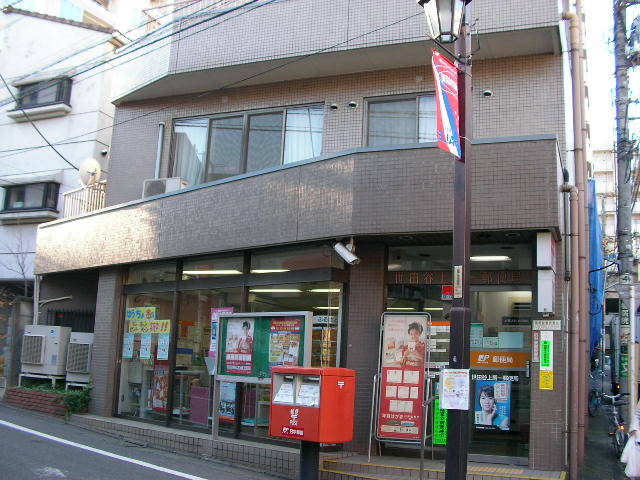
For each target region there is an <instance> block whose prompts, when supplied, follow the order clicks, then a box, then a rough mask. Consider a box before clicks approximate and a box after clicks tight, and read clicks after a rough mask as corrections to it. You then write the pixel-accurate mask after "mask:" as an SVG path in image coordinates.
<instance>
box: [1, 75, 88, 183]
mask: <svg viewBox="0 0 640 480" xmlns="http://www.w3.org/2000/svg"><path fill="white" fill-rule="evenodd" d="M0 80H2V83H3V84H4V86H5V88H6V89H7V91H8V92H9V93H10V94H11V96H12V97H13V99H14V101H15V102H16V105H17V104H18V99H17V98H16V97H15V95H14V94H13V92H12V91H11V89H10V88H9V85H7V82H6V81H5V79H4V77H3V76H2V74H1V73H0ZM18 108H20V111H21V112H22V114H23V115H24V116H25V117H26V119H27V120H29V123H30V124H31V126H33V128H34V130H35V131H36V132H38V135H40V136H41V137H42V139H43V140H44V141H45V142H46V143H47V145H49V146H50V147H51V149H52V150H53V151H54V152H56V153H57V154H58V156H59V157H60V158H61V159H62V160H64V161H65V162H67V163H68V164H69V165H71V166H72V167H73V168H75V169H76V170H78V167H76V166H75V165H74V164H73V163H71V162H70V161H69V160H67V159H66V157H65V156H64V155H62V154H61V153H60V152H59V151H58V150H56V147H54V146H53V145H51V142H49V140H47V137H45V136H44V134H43V133H42V132H41V131H40V129H39V128H38V127H37V126H36V124H35V123H33V120H31V117H30V116H29V114H27V112H25V111H24V108H22V107H21V106H19V107H18Z"/></svg>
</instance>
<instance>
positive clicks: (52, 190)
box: [1, 182, 60, 213]
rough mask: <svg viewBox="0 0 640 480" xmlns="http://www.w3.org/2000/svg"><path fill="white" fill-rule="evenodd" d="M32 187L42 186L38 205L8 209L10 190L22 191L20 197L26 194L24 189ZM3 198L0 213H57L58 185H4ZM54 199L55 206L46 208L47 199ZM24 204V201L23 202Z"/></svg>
mask: <svg viewBox="0 0 640 480" xmlns="http://www.w3.org/2000/svg"><path fill="white" fill-rule="evenodd" d="M32 185H44V189H43V190H42V196H41V198H40V205H39V206H35V207H10V206H9V199H10V198H11V191H12V190H19V189H21V190H22V196H23V198H24V195H25V194H26V189H27V187H29V186H32ZM4 189H5V196H4V202H3V205H2V210H1V211H2V212H3V213H4V212H26V211H38V210H48V211H52V212H57V211H58V195H59V193H60V184H59V183H57V182H34V183H23V184H20V185H4ZM49 197H51V198H55V206H54V207H50V206H47V199H48V198H49ZM23 203H24V200H23Z"/></svg>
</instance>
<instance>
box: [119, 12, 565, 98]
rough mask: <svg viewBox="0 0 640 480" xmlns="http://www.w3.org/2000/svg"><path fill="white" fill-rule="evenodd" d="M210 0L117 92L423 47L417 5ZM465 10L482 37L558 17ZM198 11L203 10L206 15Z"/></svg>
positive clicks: (359, 63)
mask: <svg viewBox="0 0 640 480" xmlns="http://www.w3.org/2000/svg"><path fill="white" fill-rule="evenodd" d="M216 3H218V2H212V1H211V0H207V1H202V2H197V3H196V4H195V5H194V6H193V7H192V8H191V9H190V10H192V11H193V12H198V11H200V12H199V15H198V14H197V15H196V16H194V17H193V18H192V19H188V20H182V21H180V22H179V23H177V24H176V25H175V26H174V29H173V30H174V32H177V31H178V30H182V29H184V28H185V27H188V26H189V25H193V28H191V29H188V30H184V31H182V32H180V33H176V34H175V36H174V37H171V38H170V39H167V40H162V41H161V42H159V43H158V44H154V48H157V53H158V57H159V58H158V61H157V62H156V61H155V58H154V57H152V56H148V55H147V56H141V57H139V58H137V59H136V60H135V62H133V63H134V67H133V68H134V69H133V72H132V73H133V75H130V76H126V77H122V78H120V79H118V85H117V87H116V89H115V91H114V95H115V97H116V98H120V97H121V96H123V95H124V94H126V93H129V92H132V91H135V90H136V89H138V88H140V87H141V86H143V85H153V84H154V82H158V81H162V80H163V79H165V80H166V79H167V77H170V76H172V75H180V74H184V73H187V72H194V71H201V70H202V71H205V70H210V69H219V70H221V73H218V75H220V74H222V75H225V69H226V68H228V67H233V66H238V65H242V66H246V67H247V68H248V69H250V68H251V66H258V65H260V64H266V63H267V62H271V61H274V60H275V61H279V60H281V59H291V58H300V57H303V56H305V55H310V54H316V55H315V57H316V58H317V59H318V60H317V62H318V63H313V62H310V63H308V64H307V67H306V68H305V70H306V71H303V70H302V69H298V68H297V67H298V65H296V66H294V67H293V70H292V71H291V72H290V73H291V75H294V76H296V78H304V77H314V76H320V75H322V67H319V65H323V66H324V67H325V68H330V69H334V70H340V71H343V72H346V71H358V70H375V69H379V67H377V66H376V61H379V59H377V60H376V59H371V60H372V61H369V59H364V58H362V57H361V58H357V57H350V56H349V55H348V54H349V53H350V52H353V51H355V50H357V49H359V48H379V47H393V46H397V45H402V46H403V47H406V46H407V45H408V44H410V43H417V42H422V43H421V45H422V46H423V48H425V49H426V48H428V47H427V43H426V42H425V39H426V38H427V29H426V22H425V18H424V12H423V10H422V9H421V8H420V7H419V6H418V5H417V4H416V3H415V2H404V1H402V2H396V3H394V5H393V8H389V4H388V2H386V1H384V0H351V1H349V2H335V1H333V0H289V1H284V2H274V3H271V4H268V5H259V4H257V5H251V6H249V7H248V8H243V9H240V10H236V11H233V12H229V13H225V12H224V10H226V9H228V8H230V7H235V6H237V4H238V2H234V3H230V2H226V3H225V4H224V8H222V9H221V8H217V9H216V8H215V7H216V5H215V4H216ZM256 7H258V8H256ZM471 7H472V8H473V13H472V15H473V19H474V24H475V25H476V27H477V29H478V31H479V33H480V34H494V35H495V34H504V33H505V32H513V31H520V35H522V32H530V31H532V30H535V29H544V28H545V27H547V28H549V27H554V26H557V25H558V22H559V20H560V10H559V6H558V2H557V0H543V1H539V2H536V3H535V4H534V3H531V2H529V1H526V0H492V1H490V2H478V4H477V5H476V4H475V3H474V4H473V5H472V6H471ZM202 9H206V10H204V12H205V14H203V13H202V12H201V10H202ZM183 13H184V12H182V11H181V12H179V14H178V15H181V14H183ZM211 13H215V14H216V15H222V16H220V17H218V18H215V17H213V16H211V17H210V18H207V17H206V14H209V15H211ZM283 18H287V19H295V21H288V22H287V25H286V36H283V23H282V19H283ZM503 40H504V39H503ZM509 43H510V45H508V47H507V48H516V49H519V50H520V51H522V52H523V53H524V54H525V55H526V54H527V53H525V52H531V51H532V50H533V51H535V50H536V49H537V48H540V46H539V45H526V43H527V42H524V44H522V43H520V42H519V41H518V39H512V41H511V42H509ZM537 43H542V42H537ZM483 45H484V46H485V49H484V50H483V51H481V52H478V54H479V55H489V56H491V55H494V56H504V51H505V45H504V44H503V45H490V44H489V43H488V42H484V44H483ZM489 47H493V48H489ZM318 54H321V55H323V56H324V57H325V58H331V57H332V56H334V55H335V56H336V58H337V59H338V60H337V61H338V63H341V64H339V65H338V64H335V63H334V64H333V65H331V64H330V63H331V62H330V61H329V64H327V63H325V62H324V60H323V59H321V58H320V57H321V55H318ZM340 54H344V55H340ZM347 58H349V59H350V60H347ZM407 61H408V59H407V56H406V51H405V53H401V52H399V55H397V56H396V58H394V59H391V60H387V61H386V62H387V64H390V63H393V66H396V67H398V66H406V65H408V63H407ZM387 68H388V67H387ZM247 71H249V70H247ZM236 72H237V73H240V77H239V78H242V77H244V76H249V75H242V73H241V72H240V71H236ZM227 73H228V71H227ZM282 73H283V69H278V71H273V72H270V73H269V75H265V76H263V77H264V78H269V76H271V78H275V77H276V76H278V75H281V74H282ZM234 78H235V77H234ZM178 81H179V80H178ZM251 81H252V82H256V81H258V82H259V83H267V82H268V81H269V80H265V81H260V79H256V78H252V79H251ZM183 88H186V87H185V86H183ZM195 91H198V90H195Z"/></svg>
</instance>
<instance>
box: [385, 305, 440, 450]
mask: <svg viewBox="0 0 640 480" xmlns="http://www.w3.org/2000/svg"><path fill="white" fill-rule="evenodd" d="M429 324H430V317H429V316H428V315H387V314H385V315H384V317H383V324H382V345H381V360H380V362H381V370H380V393H379V399H378V405H379V408H378V422H377V424H378V428H377V436H378V438H381V439H382V438H385V439H404V440H416V441H420V440H421V439H422V433H423V432H422V426H423V423H424V422H423V408H422V403H423V399H424V383H425V371H424V370H425V362H426V352H427V329H428V327H429Z"/></svg>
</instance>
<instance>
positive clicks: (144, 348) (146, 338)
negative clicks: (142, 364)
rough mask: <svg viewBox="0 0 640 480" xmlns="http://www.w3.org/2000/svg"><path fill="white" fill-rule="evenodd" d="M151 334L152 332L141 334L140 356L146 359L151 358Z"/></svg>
mask: <svg viewBox="0 0 640 480" xmlns="http://www.w3.org/2000/svg"><path fill="white" fill-rule="evenodd" d="M151 336H152V334H151V333H141V334H140V358H142V359H145V360H147V359H150V358H151Z"/></svg>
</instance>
